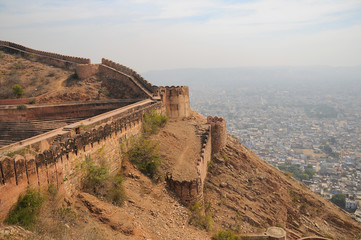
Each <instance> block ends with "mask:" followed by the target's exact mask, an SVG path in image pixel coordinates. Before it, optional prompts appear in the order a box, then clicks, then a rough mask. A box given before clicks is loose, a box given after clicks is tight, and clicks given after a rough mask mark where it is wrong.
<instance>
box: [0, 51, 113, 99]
mask: <svg viewBox="0 0 361 240" xmlns="http://www.w3.org/2000/svg"><path fill="white" fill-rule="evenodd" d="M15 84H19V85H20V86H21V87H22V89H23V94H22V95H21V96H16V95H15V94H14V92H13V89H12V87H13V86H14V85H15ZM0 86H1V88H0V100H1V99H13V98H17V97H21V98H30V99H35V98H36V101H35V102H36V103H57V102H70V101H88V100H105V99H110V98H117V96H114V95H113V94H112V92H111V91H110V90H109V89H108V88H107V87H106V86H105V85H104V83H103V81H102V79H101V77H99V76H92V77H90V78H88V79H86V80H83V81H80V80H79V79H78V78H77V77H76V75H75V74H74V71H70V70H65V69H62V68H57V67H53V66H49V65H46V64H42V63H39V62H35V61H31V60H28V59H25V58H22V57H20V56H18V55H13V54H7V53H4V52H2V51H0Z"/></svg>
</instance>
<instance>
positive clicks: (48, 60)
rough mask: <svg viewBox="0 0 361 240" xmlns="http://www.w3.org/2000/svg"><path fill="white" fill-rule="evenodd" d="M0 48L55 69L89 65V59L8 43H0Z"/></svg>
mask: <svg viewBox="0 0 361 240" xmlns="http://www.w3.org/2000/svg"><path fill="white" fill-rule="evenodd" d="M0 47H2V48H3V49H4V50H5V51H7V52H10V53H19V54H21V55H22V56H23V57H25V58H28V59H33V60H35V61H39V62H42V63H45V64H49V65H52V66H56V67H62V68H67V69H74V68H75V67H76V65H77V64H90V59H89V58H80V57H72V56H66V55H61V54H57V53H51V52H44V51H39V50H35V49H32V48H28V47H25V46H23V45H20V44H17V43H13V42H8V41H0Z"/></svg>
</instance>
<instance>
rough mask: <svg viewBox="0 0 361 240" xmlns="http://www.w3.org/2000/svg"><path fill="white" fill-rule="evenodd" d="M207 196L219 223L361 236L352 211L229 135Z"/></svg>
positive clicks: (294, 234) (242, 228)
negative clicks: (267, 160)
mask: <svg viewBox="0 0 361 240" xmlns="http://www.w3.org/2000/svg"><path fill="white" fill-rule="evenodd" d="M205 201H210V202H211V203H212V206H213V208H214V215H215V217H214V221H215V225H216V226H217V227H219V228H220V227H221V226H223V227H225V228H230V229H232V230H234V231H238V232H240V233H250V232H257V231H260V230H262V229H263V228H265V227H268V226H281V227H284V228H285V229H286V230H287V232H288V235H287V236H288V238H289V239H297V238H300V237H303V236H312V235H318V236H324V237H329V238H333V239H359V238H360V237H361V225H360V223H358V222H356V221H355V220H353V219H352V218H351V217H350V215H349V214H348V213H346V212H344V211H342V210H341V209H339V208H338V207H337V206H335V205H334V204H332V203H331V202H329V201H327V200H325V199H323V198H322V197H321V196H319V195H317V194H315V193H313V192H312V191H311V190H310V189H308V187H307V186H306V185H304V184H302V183H300V182H298V181H297V180H295V179H293V178H290V177H287V176H285V175H284V174H283V173H282V172H281V171H279V170H278V169H275V168H274V167H272V166H270V165H268V164H267V163H266V162H264V161H263V160H261V159H260V158H259V157H258V156H257V155H255V154H254V153H253V152H252V151H250V150H248V149H247V148H246V147H244V146H243V145H241V144H240V143H239V142H238V141H237V140H235V139H233V138H232V137H230V136H228V142H227V146H226V147H225V148H224V149H223V150H222V151H221V152H220V153H219V154H217V155H216V156H215V157H214V158H213V164H212V165H211V167H210V171H209V173H208V175H207V182H206V187H205Z"/></svg>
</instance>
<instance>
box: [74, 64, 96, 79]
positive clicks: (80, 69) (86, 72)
mask: <svg viewBox="0 0 361 240" xmlns="http://www.w3.org/2000/svg"><path fill="white" fill-rule="evenodd" d="M75 71H76V74H77V75H78V78H80V79H86V78H88V77H91V76H93V75H95V74H97V73H98V72H99V65H98V64H78V65H77V66H76V69H75Z"/></svg>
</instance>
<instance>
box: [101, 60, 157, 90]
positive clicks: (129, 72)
mask: <svg viewBox="0 0 361 240" xmlns="http://www.w3.org/2000/svg"><path fill="white" fill-rule="evenodd" d="M102 64H103V65H106V66H108V67H111V68H114V69H116V70H118V71H120V72H122V73H124V74H126V75H128V76H131V77H133V78H134V79H135V80H136V81H137V82H139V84H141V85H142V86H143V87H144V88H145V89H146V90H148V91H149V92H150V93H153V92H154V91H155V88H156V87H155V86H153V85H152V84H151V83H149V82H148V81H147V80H145V79H144V78H143V77H142V76H141V75H140V74H138V73H137V72H136V71H134V70H133V69H131V68H129V67H127V66H124V65H121V64H119V63H115V62H113V61H111V60H108V59H105V58H102Z"/></svg>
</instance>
